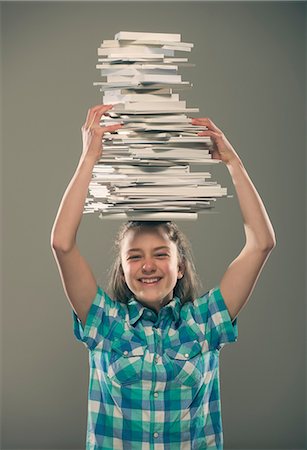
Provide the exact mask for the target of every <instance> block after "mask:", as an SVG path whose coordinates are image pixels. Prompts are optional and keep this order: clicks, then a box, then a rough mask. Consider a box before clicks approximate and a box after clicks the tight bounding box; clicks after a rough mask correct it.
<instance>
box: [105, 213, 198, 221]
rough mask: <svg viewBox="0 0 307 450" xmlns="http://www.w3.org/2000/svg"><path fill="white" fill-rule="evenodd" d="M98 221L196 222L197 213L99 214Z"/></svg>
mask: <svg viewBox="0 0 307 450" xmlns="http://www.w3.org/2000/svg"><path fill="white" fill-rule="evenodd" d="M99 219H102V220H105V219H109V220H125V221H126V220H197V213H194V212H190V213H187V212H184V213H180V212H154V213H137V212H132V213H129V212H127V213H114V214H104V213H103V212H101V213H100V214H99Z"/></svg>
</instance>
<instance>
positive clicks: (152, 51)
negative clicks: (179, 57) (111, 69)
mask: <svg viewBox="0 0 307 450" xmlns="http://www.w3.org/2000/svg"><path fill="white" fill-rule="evenodd" d="M97 52H98V56H106V55H108V56H110V57H111V58H114V56H116V57H117V58H118V57H126V56H130V57H132V56H136V57H138V56H141V57H142V58H144V56H146V57H147V55H149V56H154V57H155V56H156V55H163V56H174V50H168V49H163V48H160V47H146V46H145V45H140V46H135V47H119V48H101V47H99V48H98V49H97Z"/></svg>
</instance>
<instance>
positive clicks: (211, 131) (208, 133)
mask: <svg viewBox="0 0 307 450" xmlns="http://www.w3.org/2000/svg"><path fill="white" fill-rule="evenodd" d="M197 135H198V136H214V137H216V138H219V137H221V135H220V133H218V132H216V131H213V130H207V131H200V132H199V133H197Z"/></svg>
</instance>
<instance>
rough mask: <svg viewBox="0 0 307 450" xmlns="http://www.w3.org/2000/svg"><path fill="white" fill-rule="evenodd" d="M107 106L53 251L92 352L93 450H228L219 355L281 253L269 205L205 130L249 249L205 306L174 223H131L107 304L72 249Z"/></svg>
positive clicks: (91, 114)
mask: <svg viewBox="0 0 307 450" xmlns="http://www.w3.org/2000/svg"><path fill="white" fill-rule="evenodd" d="M110 108H112V105H97V106H95V107H93V108H90V109H89V111H88V114H87V118H86V121H85V124H84V125H83V127H82V137H83V152H82V155H81V158H80V161H79V164H78V167H77V169H76V172H75V174H74V176H73V178H72V180H71V182H70V184H69V186H68V188H67V190H66V192H65V194H64V197H63V200H62V202H61V205H60V207H59V211H58V214H57V217H56V219H55V223H54V226H53V229H52V235H51V245H52V249H53V253H54V257H55V259H56V261H57V264H58V268H59V272H60V275H61V278H62V282H63V286H64V290H65V293H66V295H67V297H68V300H69V301H70V304H71V306H72V309H73V311H72V314H73V321H74V333H75V336H76V338H77V339H78V340H80V341H82V342H83V343H84V345H85V346H86V348H87V349H88V351H89V357H90V358H89V363H90V380H89V390H88V422H87V438H86V448H87V450H98V449H99V450H111V449H115V450H120V449H125V450H130V449H143V450H147V449H148V450H149V449H157V450H162V449H163V450H164V449H165V450H168V449H169V450H180V449H184V450H188V449H197V450H200V449H219V450H221V449H222V448H223V434H222V419H221V402H220V386H219V352H220V350H221V348H222V347H223V346H224V345H225V344H226V343H229V342H234V341H236V340H237V336H238V330H237V316H238V314H239V312H240V310H241V309H242V308H243V306H244V305H245V304H246V302H247V300H248V298H249V297H250V295H251V293H252V291H253V289H254V287H255V283H256V281H257V279H258V277H259V275H260V272H261V270H262V268H263V266H264V264H265V262H266V261H267V259H268V256H269V254H270V253H271V251H272V249H273V248H274V246H275V234H274V230H273V228H272V225H271V222H270V220H269V217H268V215H267V213H266V210H265V208H264V205H263V203H262V201H261V198H260V196H259V195H258V193H257V191H256V189H255V187H254V185H253V183H252V181H251V180H250V178H249V176H248V174H247V172H246V170H245V168H244V166H243V163H242V161H241V159H240V158H239V156H238V155H237V153H236V152H235V150H234V149H233V147H232V146H231V144H230V143H229V141H228V140H227V139H226V137H225V136H224V134H223V133H222V131H221V130H219V129H218V128H217V127H216V126H215V125H214V123H213V122H212V121H211V120H210V119H208V118H198V119H193V120H192V123H193V124H195V125H206V127H207V128H208V130H207V131H204V132H201V133H198V134H199V135H200V136H210V137H211V139H212V141H213V144H214V147H213V151H212V157H213V158H215V159H220V160H222V161H223V162H224V163H225V164H226V166H227V168H228V170H229V172H230V175H231V177H232V180H233V183H234V186H235V189H236V192H237V196H238V200H239V204H240V208H241V211H242V216H243V221H244V229H245V235H246V243H245V245H244V247H243V249H242V251H241V252H240V254H239V256H238V257H237V258H236V259H235V260H234V261H233V262H232V263H231V264H230V266H229V267H228V269H227V270H226V272H225V274H224V275H223V277H222V279H221V281H220V283H219V285H217V286H216V287H214V288H213V289H211V290H210V291H208V292H206V293H205V294H204V295H201V296H198V279H197V276H196V272H195V268H194V265H193V262H192V258H191V252H190V249H189V245H188V241H187V239H186V238H185V236H184V235H183V234H182V233H181V232H180V230H179V229H178V228H177V226H176V225H175V224H174V223H172V222H133V221H132V222H128V223H127V224H125V225H124V226H123V227H122V228H121V230H120V232H119V235H118V239H117V244H118V255H117V259H116V261H115V264H114V267H113V269H112V273H111V278H110V286H109V292H110V295H111V297H112V298H113V299H114V300H113V299H111V297H109V296H108V294H107V293H106V292H105V291H104V290H103V289H102V288H101V287H100V286H97V283H96V280H95V277H94V275H93V272H92V271H91V269H90V267H89V265H88V263H87V262H86V261H85V259H84V258H83V257H82V256H81V254H80V252H79V249H78V247H77V245H76V235H77V230H78V227H79V224H80V221H81V218H82V212H83V207H84V202H85V198H86V196H87V191H88V185H89V182H90V180H91V176H92V170H93V167H94V165H95V164H96V163H97V162H98V160H99V159H100V157H101V153H102V139H103V135H104V133H105V132H107V131H110V132H112V131H115V130H117V129H118V128H120V126H121V125H112V126H108V127H102V126H100V119H101V116H102V115H103V114H105V113H107V111H108V110H109V109H110Z"/></svg>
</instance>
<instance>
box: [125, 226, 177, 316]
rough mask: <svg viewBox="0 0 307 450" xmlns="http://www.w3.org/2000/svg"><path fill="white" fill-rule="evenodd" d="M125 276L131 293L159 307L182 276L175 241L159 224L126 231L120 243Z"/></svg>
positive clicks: (169, 295)
mask: <svg viewBox="0 0 307 450" xmlns="http://www.w3.org/2000/svg"><path fill="white" fill-rule="evenodd" d="M121 262H122V268H123V272H124V278H125V281H126V284H127V286H128V288H129V289H130V291H132V292H133V294H134V297H135V298H136V299H137V300H138V301H139V302H140V303H142V304H143V305H145V306H147V307H149V308H151V309H154V310H155V311H157V312H158V311H159V310H160V308H161V306H163V305H166V304H167V303H168V302H169V301H170V300H172V298H173V289H174V287H175V286H176V283H177V279H179V278H182V277H183V271H182V270H181V268H180V267H179V258H178V251H177V247H176V244H175V243H174V242H172V241H171V240H170V239H169V238H168V236H167V234H166V233H165V231H163V230H162V229H161V228H151V229H148V230H146V229H145V230H141V231H136V230H129V231H127V233H126V235H125V237H124V239H123V242H122V245H121Z"/></svg>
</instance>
